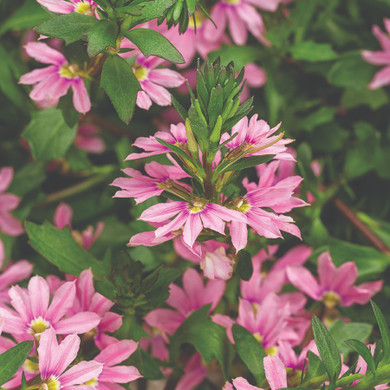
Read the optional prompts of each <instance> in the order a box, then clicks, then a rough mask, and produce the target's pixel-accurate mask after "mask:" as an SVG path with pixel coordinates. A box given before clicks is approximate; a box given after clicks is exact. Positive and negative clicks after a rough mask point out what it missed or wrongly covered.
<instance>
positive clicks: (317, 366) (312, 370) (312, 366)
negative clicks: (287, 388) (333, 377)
mask: <svg viewBox="0 0 390 390" xmlns="http://www.w3.org/2000/svg"><path fill="white" fill-rule="evenodd" d="M307 357H308V359H309V362H308V366H307V371H306V375H305V379H304V381H303V384H305V382H307V381H309V380H310V379H312V378H315V377H317V376H321V375H324V374H325V373H326V370H325V367H324V365H323V364H322V362H321V359H320V358H319V357H318V356H317V355H315V354H314V353H313V352H312V351H308V353H307Z"/></svg>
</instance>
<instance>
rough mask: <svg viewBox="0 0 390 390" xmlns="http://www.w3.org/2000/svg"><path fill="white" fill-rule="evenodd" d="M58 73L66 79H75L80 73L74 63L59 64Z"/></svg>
mask: <svg viewBox="0 0 390 390" xmlns="http://www.w3.org/2000/svg"><path fill="white" fill-rule="evenodd" d="M58 74H59V75H60V76H61V77H65V78H67V79H75V78H77V77H79V75H80V68H79V67H78V66H77V65H76V64H71V65H69V64H66V65H64V66H61V68H60V70H59V72H58Z"/></svg>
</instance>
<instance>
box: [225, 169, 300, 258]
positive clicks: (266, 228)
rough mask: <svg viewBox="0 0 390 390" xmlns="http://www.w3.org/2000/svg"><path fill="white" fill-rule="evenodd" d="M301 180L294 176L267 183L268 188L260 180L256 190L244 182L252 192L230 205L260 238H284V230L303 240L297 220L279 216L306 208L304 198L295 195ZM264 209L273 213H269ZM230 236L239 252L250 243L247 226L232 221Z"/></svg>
mask: <svg viewBox="0 0 390 390" xmlns="http://www.w3.org/2000/svg"><path fill="white" fill-rule="evenodd" d="M301 181H302V178H301V177H299V176H292V177H289V178H286V179H284V180H281V181H280V182H278V183H276V184H275V185H270V184H268V183H267V185H265V184H263V183H262V182H261V179H260V182H259V185H258V186H257V187H255V186H254V185H252V184H247V182H246V181H245V180H244V181H243V184H244V186H246V187H247V188H248V189H249V191H248V192H247V193H246V195H244V196H243V197H241V198H237V199H234V200H233V201H231V202H230V206H231V207H234V208H235V209H236V210H239V211H240V212H241V213H243V214H244V215H245V216H246V218H247V222H246V223H247V224H248V225H249V226H250V227H251V228H253V230H254V231H255V232H256V233H257V234H259V235H260V236H264V237H266V238H282V234H281V231H285V232H288V233H290V234H292V235H294V236H296V237H298V238H301V233H300V230H299V228H298V227H297V226H295V225H294V224H293V222H294V220H293V219H292V218H291V217H288V216H285V215H283V214H279V213H284V212H288V211H291V209H293V208H295V207H303V206H307V203H306V202H304V201H303V200H302V199H299V198H296V197H294V196H293V194H294V190H295V188H296V187H297V186H298V185H299V184H300V182H301ZM264 208H269V209H271V210H273V211H274V212H270V211H266V210H264ZM230 235H231V237H232V243H233V245H234V247H235V248H236V249H237V250H241V249H243V248H245V246H246V244H247V240H248V232H247V229H246V227H245V223H243V222H241V221H236V220H235V221H232V223H231V225H230Z"/></svg>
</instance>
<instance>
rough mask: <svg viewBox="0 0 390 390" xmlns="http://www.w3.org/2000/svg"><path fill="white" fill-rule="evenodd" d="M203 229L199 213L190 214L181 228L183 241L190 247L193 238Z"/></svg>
mask: <svg viewBox="0 0 390 390" xmlns="http://www.w3.org/2000/svg"><path fill="white" fill-rule="evenodd" d="M202 230H203V225H202V222H201V220H200V216H199V214H190V215H189V216H188V218H187V221H186V223H185V225H184V229H183V241H184V242H185V243H186V244H187V245H188V246H189V247H191V248H192V246H193V245H194V242H195V240H196V239H197V237H198V236H199V234H200V232H201V231H202Z"/></svg>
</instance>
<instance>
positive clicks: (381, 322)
mask: <svg viewBox="0 0 390 390" xmlns="http://www.w3.org/2000/svg"><path fill="white" fill-rule="evenodd" d="M371 306H372V310H373V311H374V315H375V318H376V321H377V322H378V327H379V331H380V332H381V336H382V342H383V353H384V360H385V361H386V362H387V361H389V360H390V338H389V327H388V325H387V322H386V320H385V317H384V316H383V313H382V311H381V309H379V307H378V305H377V304H376V303H375V302H374V301H372V300H371Z"/></svg>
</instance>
